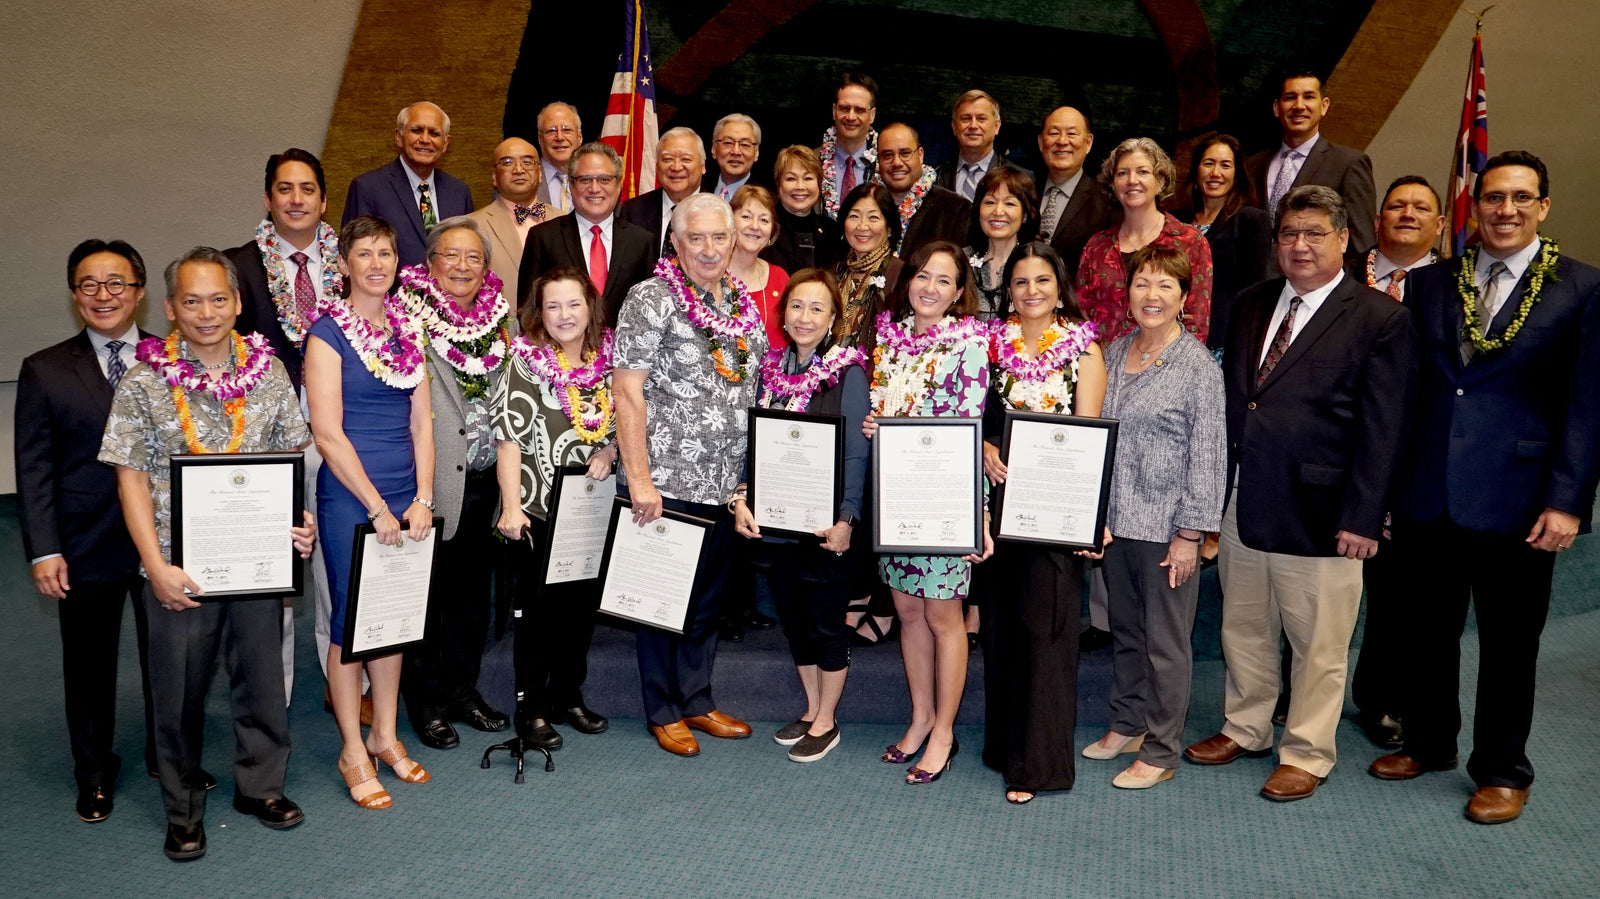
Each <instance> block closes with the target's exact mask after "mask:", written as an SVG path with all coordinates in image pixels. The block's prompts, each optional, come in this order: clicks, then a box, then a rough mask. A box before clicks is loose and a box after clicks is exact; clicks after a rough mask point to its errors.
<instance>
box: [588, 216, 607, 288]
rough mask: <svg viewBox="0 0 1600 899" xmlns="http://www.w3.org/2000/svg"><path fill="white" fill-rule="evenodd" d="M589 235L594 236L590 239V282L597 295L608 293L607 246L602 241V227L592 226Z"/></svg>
mask: <svg viewBox="0 0 1600 899" xmlns="http://www.w3.org/2000/svg"><path fill="white" fill-rule="evenodd" d="M589 233H590V234H592V235H594V236H593V237H592V238H590V239H589V280H590V281H592V282H593V283H594V289H595V292H596V293H600V294H604V293H605V292H606V244H605V241H603V240H601V239H600V226H599V225H590V226H589Z"/></svg>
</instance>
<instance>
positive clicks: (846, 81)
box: [833, 72, 878, 107]
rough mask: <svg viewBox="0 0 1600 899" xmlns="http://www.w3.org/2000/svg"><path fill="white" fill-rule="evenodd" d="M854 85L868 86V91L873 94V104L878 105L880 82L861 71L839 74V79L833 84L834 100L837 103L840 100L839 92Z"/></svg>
mask: <svg viewBox="0 0 1600 899" xmlns="http://www.w3.org/2000/svg"><path fill="white" fill-rule="evenodd" d="M852 85H854V86H856V87H863V88H866V89H867V93H868V94H871V95H872V105H873V106H874V107H876V106H877V105H878V82H876V81H873V80H872V76H871V75H863V74H861V73H860V72H841V73H840V74H839V80H837V81H835V82H834V84H833V101H834V102H835V103H837V102H839V92H840V91H842V90H844V89H845V88H847V87H850V86H852Z"/></svg>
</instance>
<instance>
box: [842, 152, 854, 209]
mask: <svg viewBox="0 0 1600 899" xmlns="http://www.w3.org/2000/svg"><path fill="white" fill-rule="evenodd" d="M855 186H856V158H855V157H854V156H846V157H845V158H844V180H843V181H840V182H839V199H840V200H843V199H844V198H845V196H846V195H848V194H849V193H850V191H852V190H854V189H855Z"/></svg>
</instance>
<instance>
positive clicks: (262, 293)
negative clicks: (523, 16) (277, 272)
mask: <svg viewBox="0 0 1600 899" xmlns="http://www.w3.org/2000/svg"><path fill="white" fill-rule="evenodd" d="M228 258H229V259H231V260H233V267H234V268H235V269H238V271H239V320H238V321H237V322H235V323H234V326H233V328H234V330H235V331H238V332H239V333H240V334H248V333H250V332H251V331H254V332H256V333H258V334H260V335H261V336H263V337H265V338H267V343H269V344H271V345H272V352H273V353H275V354H277V357H278V360H279V361H281V362H282V363H283V368H284V370H285V371H287V372H288V373H289V380H290V382H292V383H293V384H294V389H295V390H297V391H298V390H299V389H300V384H301V382H302V380H303V379H304V377H305V357H304V355H303V354H302V353H301V350H300V346H299V345H298V344H296V343H295V342H294V341H292V340H290V339H289V335H287V334H285V333H283V325H282V323H280V322H279V321H278V306H277V304H276V303H274V302H273V301H272V292H271V291H270V290H269V289H268V287H267V267H266V264H265V263H263V262H262V261H261V248H260V247H258V246H256V242H255V241H254V240H252V241H249V242H247V243H245V244H244V245H242V246H237V247H234V248H233V249H231V250H229V251H228ZM322 264H323V265H334V264H335V262H334V260H332V259H324V260H323V263H322Z"/></svg>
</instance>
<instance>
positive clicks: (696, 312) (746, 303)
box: [655, 258, 762, 384]
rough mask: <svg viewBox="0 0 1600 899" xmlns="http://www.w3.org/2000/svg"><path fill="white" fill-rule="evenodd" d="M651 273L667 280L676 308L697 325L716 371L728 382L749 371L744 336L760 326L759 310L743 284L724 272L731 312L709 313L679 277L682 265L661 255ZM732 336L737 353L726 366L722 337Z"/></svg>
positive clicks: (683, 279) (743, 375) (737, 380)
mask: <svg viewBox="0 0 1600 899" xmlns="http://www.w3.org/2000/svg"><path fill="white" fill-rule="evenodd" d="M655 276H656V277H657V278H660V279H661V280H663V281H665V282H667V286H668V287H669V288H671V289H672V297H673V299H674V300H676V301H677V303H678V308H679V309H682V310H683V314H684V316H685V317H686V318H688V319H689V324H691V325H694V326H695V327H696V328H699V329H700V330H701V331H702V332H704V333H705V335H706V346H707V348H708V349H709V350H710V351H711V364H712V365H713V366H714V367H715V368H716V370H717V374H719V375H721V376H722V379H723V380H725V381H728V382H730V383H734V384H738V383H740V382H741V381H743V380H744V379H745V378H746V377H747V376H748V375H749V374H752V372H750V371H749V370H748V369H749V367H750V342H749V340H748V339H747V337H748V335H750V334H751V333H752V332H755V331H757V330H759V329H761V327H762V324H761V311H760V310H759V309H757V308H756V304H755V302H754V301H753V300H751V299H750V292H749V291H748V290H745V287H744V283H743V282H741V281H740V280H739V279H738V278H735V277H733V276H732V275H727V274H724V276H723V277H724V280H725V281H726V283H727V284H728V288H729V290H731V291H732V292H733V295H734V307H733V312H732V313H730V314H729V315H727V316H723V315H721V314H718V313H717V312H713V311H712V310H711V309H710V308H709V304H708V303H707V302H706V301H705V300H703V299H701V298H700V296H699V295H698V294H697V293H696V292H695V291H694V290H693V289H691V288H690V286H689V279H687V278H685V277H684V276H683V267H682V266H681V265H680V264H679V263H678V261H677V260H675V259H667V258H662V259H660V260H659V261H657V262H656V268H655ZM724 337H732V338H733V346H734V349H735V351H736V352H737V353H738V360H737V362H736V364H735V365H732V366H730V365H728V361H727V359H726V357H725V356H724V355H723V349H722V338H724Z"/></svg>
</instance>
